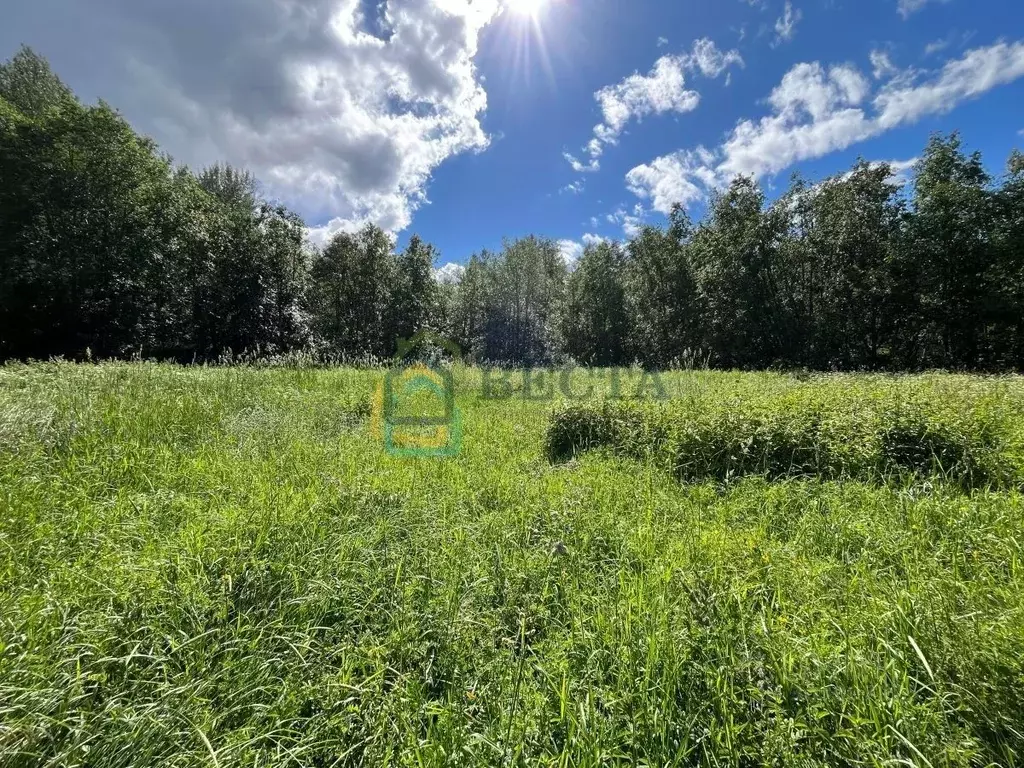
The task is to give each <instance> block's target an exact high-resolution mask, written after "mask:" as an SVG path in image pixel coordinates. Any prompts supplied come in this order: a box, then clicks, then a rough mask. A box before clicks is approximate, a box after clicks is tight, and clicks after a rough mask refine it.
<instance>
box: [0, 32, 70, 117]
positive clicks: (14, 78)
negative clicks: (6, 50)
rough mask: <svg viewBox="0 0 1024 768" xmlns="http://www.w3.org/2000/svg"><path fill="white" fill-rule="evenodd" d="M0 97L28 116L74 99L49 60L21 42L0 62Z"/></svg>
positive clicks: (38, 115) (64, 104)
mask: <svg viewBox="0 0 1024 768" xmlns="http://www.w3.org/2000/svg"><path fill="white" fill-rule="evenodd" d="M0 99H3V100H4V101H6V102H7V103H8V104H10V105H11V106H12V107H14V108H15V109H16V110H17V111H18V112H20V113H21V114H23V115H25V116H27V117H30V118H40V117H43V116H44V115H45V114H46V113H47V112H49V111H50V110H52V109H60V108H61V107H62V106H66V105H68V104H71V103H75V102H77V99H75V97H74V94H72V93H71V90H70V89H69V88H68V87H67V86H66V85H64V83H63V82H62V81H61V79H60V78H59V77H57V75H55V74H54V73H53V70H51V69H50V63H49V62H48V61H47V60H46V59H44V58H43V57H42V56H40V55H39V54H37V53H36V52H35V51H33V50H32V49H31V48H28V47H24V46H23V47H22V48H21V49H20V50H19V51H18V52H17V53H16V54H14V57H13V58H12V59H11V60H10V61H7V62H5V63H3V64H0Z"/></svg>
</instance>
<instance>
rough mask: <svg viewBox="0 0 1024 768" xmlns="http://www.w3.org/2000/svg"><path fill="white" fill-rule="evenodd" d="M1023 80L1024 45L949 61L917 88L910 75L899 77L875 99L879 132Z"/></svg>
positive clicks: (972, 53)
mask: <svg viewBox="0 0 1024 768" xmlns="http://www.w3.org/2000/svg"><path fill="white" fill-rule="evenodd" d="M1021 76H1024V42H1016V43H1012V44H1010V43H996V44H995V45H992V46H989V47H988V48H976V49H975V50H973V51H968V52H967V53H965V54H964V55H963V57H961V58H959V59H955V60H953V61H949V62H947V63H946V65H945V66H944V67H943V68H942V71H941V73H940V74H939V76H938V77H934V78H932V79H931V80H930V81H929V82H925V83H922V84H919V85H915V84H914V80H915V79H916V78H914V77H913V76H911V75H908V76H906V77H898V78H896V79H894V80H893V81H892V82H890V83H889V84H888V85H886V86H885V87H883V88H882V90H881V91H880V92H879V94H878V95H877V96H876V97H875V101H874V104H875V108H876V109H877V110H878V113H879V114H878V118H877V122H878V125H879V127H880V128H881V129H882V130H887V129H889V128H894V127H895V126H897V125H901V124H905V123H912V122H915V121H917V120H919V119H920V118H922V117H923V116H924V115H928V114H944V113H946V112H949V111H950V110H952V109H953V108H954V107H956V106H957V105H958V104H959V103H961V102H963V101H966V100H967V99H970V98H973V97H975V96H978V95H980V94H982V93H985V92H986V91H989V90H991V89H992V88H995V87H996V86H998V85H1005V84H1006V83H1010V82H1013V81H1014V80H1016V79H1017V78H1019V77H1021Z"/></svg>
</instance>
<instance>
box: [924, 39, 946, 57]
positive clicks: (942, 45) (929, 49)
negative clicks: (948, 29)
mask: <svg viewBox="0 0 1024 768" xmlns="http://www.w3.org/2000/svg"><path fill="white" fill-rule="evenodd" d="M949 43H950V41H949V39H947V38H944V39H941V40H933V41H932V42H930V43H928V45H926V46H925V47H924V55H925V56H931V55H932V54H934V53H939V52H940V51H944V50H946V48H948V47H949Z"/></svg>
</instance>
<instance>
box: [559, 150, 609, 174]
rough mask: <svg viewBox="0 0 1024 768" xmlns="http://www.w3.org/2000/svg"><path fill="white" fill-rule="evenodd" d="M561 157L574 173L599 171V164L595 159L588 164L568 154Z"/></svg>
mask: <svg viewBox="0 0 1024 768" xmlns="http://www.w3.org/2000/svg"><path fill="white" fill-rule="evenodd" d="M598 154H600V153H598ZM562 157H564V158H565V159H566V161H567V162H568V163H569V165H570V166H571V167H572V169H573V170H574V171H576V173H594V172H595V171H599V170H601V163H599V162H598V161H597V157H594V158H593V159H592V160H591V161H590V162H589V163H584V162H582V161H581V160H580V159H579V158H577V157H575V156H574V155H571V154H569V153H568V152H563V153H562Z"/></svg>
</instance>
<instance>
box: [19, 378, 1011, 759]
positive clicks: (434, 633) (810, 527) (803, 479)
mask: <svg viewBox="0 0 1024 768" xmlns="http://www.w3.org/2000/svg"><path fill="white" fill-rule="evenodd" d="M381 377H382V373H381V372H380V371H373V370H357V369H354V368H333V369H301V368H285V367H281V368H256V367H210V368H203V367H179V366H172V365H160V364H149V363H134V364H129V363H105V364H100V365H73V364H69V363H46V364H32V365H7V366H4V367H0V766H12V767H15V766H17V767H19V768H20V767H21V766H69V767H71V766H83V767H84V766H90V767H92V766H95V767H96V768H100V767H105V766H161V768H163V767H167V768H177V767H181V768H184V767H185V766H216V767H217V768H228V766H238V767H239V768H241V766H254V767H256V768H259V767H260V766H286V765H287V766H318V767H321V766H323V767H326V766H387V765H391V766H442V765H445V766H493V765H522V766H526V765H529V766H560V767H568V766H610V765H622V766H627V765H630V766H632V765H638V766H691V765H707V766H726V765H729V766H758V765H775V766H839V765H844V766H883V765H887V766H891V765H907V766H929V767H934V768H938V767H939V766H989V765H1001V766H1018V765H1021V763H1022V761H1024V725H1022V722H1024V568H1022V557H1024V496H1022V488H1024V483H1022V479H1024V419H1022V416H1024V380H1022V379H1021V378H1018V377H987V378H983V377H969V376H958V375H946V374H929V375H922V376H912V377H887V376H866V375H830V376H806V375H789V374H785V373H727V372H708V371H681V372H673V373H666V374H663V375H662V376H661V382H662V384H663V386H664V390H665V394H666V395H667V396H668V397H669V398H670V399H668V400H665V401H661V400H656V399H653V398H652V397H651V396H650V394H651V391H650V390H642V389H639V388H638V389H637V391H632V390H631V389H630V387H629V386H626V387H625V388H624V390H623V394H625V395H627V397H625V399H621V400H613V399H610V398H609V395H610V394H611V390H612V389H613V386H612V385H610V384H609V382H610V381H612V379H611V378H610V377H608V376H596V377H592V378H591V379H587V381H589V382H590V383H593V384H595V386H594V391H593V393H592V396H591V397H590V398H589V399H586V400H580V399H573V400H568V399H567V398H565V396H564V394H562V393H560V392H559V391H558V389H557V388H556V390H555V394H554V397H553V398H551V399H546V398H539V399H530V398H528V397H526V394H527V393H526V392H524V391H523V388H522V384H521V381H520V379H519V378H518V377H517V376H511V377H509V379H508V381H510V382H511V384H512V387H511V388H512V391H510V392H508V393H507V394H509V395H511V396H509V397H505V398H503V399H493V398H484V397H482V393H483V392H484V384H485V375H484V373H483V372H481V371H480V370H479V369H473V368H463V367H457V368H456V369H455V370H454V377H455V381H456V385H457V392H458V396H457V404H458V407H459V410H460V412H461V420H462V425H463V430H464V434H463V438H462V448H461V452H460V453H459V454H458V455H457V456H454V457H451V458H429V457H422V458H415V457H398V456H394V455H389V454H388V453H387V452H385V451H384V450H383V448H382V445H381V441H380V440H379V439H378V437H377V436H376V435H375V434H374V432H373V429H372V428H371V426H372V425H371V421H372V420H371V419H370V418H369V413H368V408H369V403H370V401H371V393H372V392H373V390H374V387H375V386H376V384H377V383H378V382H379V381H380V379H381ZM625 378H626V379H627V380H628V381H634V380H637V378H638V374H637V372H635V371H634V372H631V373H630V372H627V373H626V374H625ZM637 392H638V393H639V394H640V395H643V396H641V397H633V396H630V394H631V393H632V394H637Z"/></svg>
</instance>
